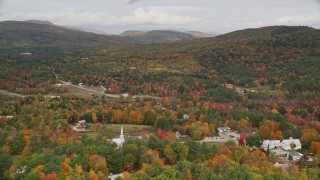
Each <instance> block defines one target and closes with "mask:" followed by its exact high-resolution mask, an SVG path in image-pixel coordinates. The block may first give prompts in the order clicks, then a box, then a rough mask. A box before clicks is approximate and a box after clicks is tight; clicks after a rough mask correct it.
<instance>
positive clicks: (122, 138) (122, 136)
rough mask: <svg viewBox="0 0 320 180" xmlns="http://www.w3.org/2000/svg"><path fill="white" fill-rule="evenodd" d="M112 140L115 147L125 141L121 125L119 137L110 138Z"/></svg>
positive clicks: (120, 145)
mask: <svg viewBox="0 0 320 180" xmlns="http://www.w3.org/2000/svg"><path fill="white" fill-rule="evenodd" d="M112 142H114V143H116V144H117V146H118V147H117V149H118V148H119V147H122V144H123V143H124V142H125V140H124V134H123V126H121V133H120V137H119V138H113V139H112Z"/></svg>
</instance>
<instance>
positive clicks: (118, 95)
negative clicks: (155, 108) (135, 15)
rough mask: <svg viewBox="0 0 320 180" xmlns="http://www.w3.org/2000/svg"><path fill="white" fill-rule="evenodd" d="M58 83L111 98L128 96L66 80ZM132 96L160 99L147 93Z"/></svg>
mask: <svg viewBox="0 0 320 180" xmlns="http://www.w3.org/2000/svg"><path fill="white" fill-rule="evenodd" d="M60 83H61V84H64V85H68V86H72V87H75V88H79V89H82V90H85V91H89V92H92V93H96V94H101V95H104V96H106V97H111V98H120V96H124V97H126V96H128V94H107V93H103V92H99V91H95V90H91V89H88V88H86V87H83V86H79V85H73V84H71V83H70V82H66V81H62V80H60ZM132 98H142V99H143V98H151V99H157V100H159V99H161V98H160V97H156V96H149V95H135V96H132Z"/></svg>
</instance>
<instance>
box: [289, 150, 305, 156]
mask: <svg viewBox="0 0 320 180" xmlns="http://www.w3.org/2000/svg"><path fill="white" fill-rule="evenodd" d="M288 153H289V155H290V156H302V154H301V153H299V152H297V151H289V152H288Z"/></svg>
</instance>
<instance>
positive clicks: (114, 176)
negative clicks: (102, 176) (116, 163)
mask: <svg viewBox="0 0 320 180" xmlns="http://www.w3.org/2000/svg"><path fill="white" fill-rule="evenodd" d="M122 176H123V173H120V174H110V176H108V179H109V180H115V179H117V178H118V177H120V178H122Z"/></svg>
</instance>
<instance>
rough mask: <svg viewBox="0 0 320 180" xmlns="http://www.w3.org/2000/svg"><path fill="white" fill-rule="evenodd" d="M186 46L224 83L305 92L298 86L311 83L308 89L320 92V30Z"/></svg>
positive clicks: (275, 31)
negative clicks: (280, 85)
mask: <svg viewBox="0 0 320 180" xmlns="http://www.w3.org/2000/svg"><path fill="white" fill-rule="evenodd" d="M184 46H186V49H187V51H188V52H189V53H192V54H193V56H194V57H195V58H196V59H197V60H198V61H199V63H200V64H201V65H202V66H203V67H206V68H210V69H213V70H216V71H217V73H218V75H219V76H220V78H219V80H220V81H222V82H223V81H225V82H227V83H232V84H237V85H240V86H256V85H265V84H271V85H275V84H278V83H280V82H282V83H285V84H291V85H290V87H292V89H296V88H298V89H301V88H302V87H301V84H297V83H298V82H299V81H300V80H301V81H303V82H304V83H307V82H308V85H307V87H308V88H307V89H309V90H312V89H313V90H315V89H318V90H319V86H320V85H319V80H320V79H319V72H320V71H319V68H320V67H319V66H318V64H320V58H319V55H320V30H318V29H313V28H310V27H300V26H294V27H289V26H272V27H264V28H258V29H248V30H241V31H235V32H232V33H228V34H224V35H220V36H217V37H213V38H205V39H198V40H193V41H190V42H187V43H186V44H184ZM307 66H308V67H307ZM309 71H310V72H309ZM307 72H309V73H311V74H312V75H311V74H309V73H307ZM307 74H308V76H306V75H307ZM289 79H291V80H289ZM293 79H295V81H292V80H293ZM284 80H285V81H284ZM293 84H295V85H293ZM315 86H316V87H317V88H316V87H315ZM303 87H305V86H303ZM302 89H303V88H302Z"/></svg>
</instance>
